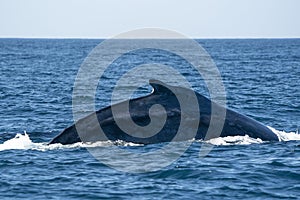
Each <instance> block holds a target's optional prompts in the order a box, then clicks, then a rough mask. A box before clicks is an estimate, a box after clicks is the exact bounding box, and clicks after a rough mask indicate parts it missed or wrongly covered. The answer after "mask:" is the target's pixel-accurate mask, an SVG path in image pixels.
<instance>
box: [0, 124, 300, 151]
mask: <svg viewBox="0 0 300 200" xmlns="http://www.w3.org/2000/svg"><path fill="white" fill-rule="evenodd" d="M268 128H269V129H271V130H272V131H273V132H274V133H275V134H276V135H277V136H278V138H279V140H280V141H293V140H300V134H299V133H298V131H297V132H288V133H287V132H284V131H279V130H276V129H274V128H272V127H268ZM206 142H207V143H209V144H213V145H249V144H260V143H263V141H262V140H261V139H259V138H256V139H255V138H251V137H249V136H248V135H246V136H227V137H219V138H214V139H210V140H208V141H206ZM113 145H118V146H142V145H141V144H135V143H132V142H124V141H121V140H118V141H99V142H94V143H82V142H78V143H74V144H70V145H62V144H51V145H48V144H47V143H35V142H32V140H31V139H30V137H29V135H28V134H27V133H26V132H24V134H20V133H17V134H16V136H15V137H14V138H12V139H10V140H7V141H5V142H4V143H3V144H0V151H4V150H10V149H24V150H27V149H31V150H38V151H47V150H55V149H69V148H93V147H105V146H113Z"/></svg>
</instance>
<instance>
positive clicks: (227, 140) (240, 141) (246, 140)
mask: <svg viewBox="0 0 300 200" xmlns="http://www.w3.org/2000/svg"><path fill="white" fill-rule="evenodd" d="M206 142H207V143H209V144H212V145H249V144H260V143H263V141H262V140H261V139H259V138H257V139H255V138H251V137H249V136H248V135H245V136H227V137H218V138H213V139H210V140H208V141H206Z"/></svg>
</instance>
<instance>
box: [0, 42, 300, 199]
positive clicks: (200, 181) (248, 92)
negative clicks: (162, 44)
mask: <svg viewBox="0 0 300 200" xmlns="http://www.w3.org/2000/svg"><path fill="white" fill-rule="evenodd" d="M100 42H101V40H87V39H78V40H76V39H74V40H73V39H67V40H65V39H0V119H1V120H0V174H1V179H0V199H154V198H155V199H245V198H249V199H283V198H285V199H299V196H300V141H299V140H300V134H299V133H298V131H299V127H300V80H299V79H300V39H254V40H252V39H232V40H231V39H226V40H222V39H218V40H197V42H199V44H201V45H202V47H204V48H205V50H206V51H207V52H208V53H209V54H210V56H211V58H212V59H213V60H214V62H215V63H216V66H217V67H218V69H219V71H220V74H221V77H222V80H223V83H224V86H225V90H226V97H227V106H228V107H229V108H232V109H234V110H235V111H238V112H240V113H243V114H246V115H248V116H250V117H253V118H254V119H256V120H258V121H260V122H262V123H263V124H265V125H267V126H269V127H270V129H272V130H273V131H274V132H275V133H276V134H277V135H278V137H279V138H280V142H262V141H261V140H260V139H257V138H250V137H248V136H243V137H241V136H236V137H226V138H216V139H212V140H210V141H206V142H203V141H193V142H192V144H191V145H190V146H189V147H188V148H187V150H186V151H185V152H184V153H183V154H181V153H180V149H181V148H182V146H185V145H188V143H187V142H177V143H175V144H173V146H172V148H173V153H174V155H176V156H178V159H177V160H175V161H174V162H172V163H171V164H170V165H168V166H166V167H163V168H162V169H160V170H157V171H152V170H151V169H153V166H155V165H156V164H159V163H160V162H162V160H161V159H164V157H163V155H162V156H160V157H159V159H158V158H157V157H153V158H151V159H149V160H145V163H144V165H143V170H141V171H139V169H138V168H136V169H134V170H135V171H138V172H139V173H132V172H126V169H129V170H130V167H136V166H128V163H130V160H128V162H127V165H126V162H125V163H124V162H120V163H119V165H120V166H121V170H120V168H119V169H115V168H114V167H109V166H107V165H106V164H105V163H104V162H101V160H98V159H96V158H95V157H93V155H92V154H90V153H89V151H88V150H87V148H88V149H93V148H98V149H99V148H100V150H101V151H102V152H103V155H104V158H103V159H104V160H108V161H113V162H115V163H116V164H118V162H119V160H118V158H116V157H115V156H114V155H115V154H114V151H115V148H116V147H117V148H120V149H122V150H125V151H127V152H133V153H144V152H151V151H155V150H156V149H159V148H162V147H164V145H165V144H153V145H137V144H132V143H126V142H122V141H118V142H117V143H114V142H101V143H97V144H82V143H76V144H73V145H60V144H54V145H47V142H49V141H50V140H51V138H53V137H54V136H55V135H57V134H58V133H60V132H61V131H62V130H63V129H64V128H66V127H68V126H69V125H71V124H72V123H73V114H72V92H73V88H74V82H75V78H76V75H77V73H78V70H79V68H80V66H81V64H82V62H83V61H84V59H85V58H86V57H87V55H88V54H89V53H90V52H91V50H92V49H93V48H94V47H96V46H97V45H98V44H99V43H100ZM185 53H189V52H185ZM191 53H192V52H191ZM109 57H110V51H109V49H108V50H107V52H106V56H104V57H103V59H106V58H109ZM150 61H153V62H154V61H155V62H160V63H163V64H165V65H171V66H174V67H175V68H176V67H177V68H178V70H179V71H180V70H181V73H182V74H183V75H185V76H186V77H187V79H188V80H189V81H190V82H191V85H192V86H193V89H194V90H195V91H198V92H200V93H203V94H204V95H206V96H208V94H207V89H206V86H205V84H204V82H203V81H201V80H199V81H198V78H197V77H196V76H195V75H194V74H193V73H194V72H193V71H191V72H189V71H188V70H185V69H186V63H185V62H184V61H182V60H180V59H176V58H175V57H174V55H172V54H167V53H165V52H164V54H163V55H162V52H160V51H159V50H153V49H152V50H151V49H150V50H149V49H148V50H145V51H140V52H131V53H129V54H127V55H124V56H122V57H121V58H120V59H118V60H116V61H115V62H114V63H112V66H111V68H109V69H108V70H107V71H106V76H104V77H106V78H104V79H105V80H104V81H106V82H105V84H102V85H101V86H98V88H97V91H98V92H97V93H96V101H95V103H96V106H95V107H96V109H100V108H103V107H105V106H108V105H109V104H110V95H111V89H112V88H113V82H114V81H116V80H117V79H118V78H119V77H120V75H122V74H120V73H123V69H124V67H122V66H134V65H138V64H143V63H148V62H150ZM170 78H172V77H170ZM103 86H104V87H103ZM150 89H151V88H149V87H147V86H145V87H142V88H141V89H140V90H138V91H136V93H135V94H134V95H135V96H142V95H145V94H147V93H149V92H150ZM87 98H88V97H87ZM203 145H212V146H213V149H212V150H211V151H210V152H209V154H208V155H207V156H205V157H201V156H199V151H200V149H201V147H202V146H203ZM122 165H124V166H123V167H124V170H122ZM147 169H148V170H147Z"/></svg>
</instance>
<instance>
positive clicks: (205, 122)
mask: <svg viewBox="0 0 300 200" xmlns="http://www.w3.org/2000/svg"><path fill="white" fill-rule="evenodd" d="M149 83H150V85H151V86H152V87H153V88H154V90H153V92H152V93H151V94H149V95H147V96H144V97H140V98H136V99H131V100H128V101H129V111H130V117H131V119H132V120H133V121H134V122H135V123H136V124H137V125H139V126H146V125H148V124H149V123H151V119H150V117H149V109H150V107H151V106H153V105H154V104H159V105H161V106H163V107H164V109H165V111H166V113H167V119H166V122H165V124H164V126H163V128H162V129H161V130H160V131H159V132H158V133H157V134H155V135H152V136H150V137H147V135H145V137H134V136H132V135H130V134H127V133H125V132H124V131H122V130H121V129H120V128H119V127H118V125H117V124H116V122H115V120H114V118H113V117H112V109H111V108H112V107H113V106H125V104H126V103H128V102H121V103H118V104H114V105H112V106H108V107H106V108H103V109H100V110H98V111H96V112H95V113H94V114H91V115H88V116H86V117H84V118H82V119H80V120H79V121H77V122H76V126H75V124H73V125H71V126H70V127H68V128H66V129H65V130H63V131H62V132H61V133H60V134H58V135H57V136H56V137H54V138H53V139H52V140H51V141H50V142H49V144H54V143H61V144H73V143H76V142H96V141H105V140H111V141H116V140H122V141H126V142H133V143H139V144H153V143H162V142H170V141H185V140H191V139H205V140H207V139H211V138H215V137H219V136H221V137H225V136H244V135H248V136H250V137H252V138H260V139H261V140H263V141H279V139H278V137H277V135H276V134H275V133H273V132H272V131H271V130H270V129H269V128H268V127H266V126H265V125H263V124H261V123H260V122H258V121H256V120H254V119H252V118H250V117H247V116H245V115H242V114H239V113H237V112H235V111H233V110H231V109H228V108H224V107H222V106H220V105H218V104H216V103H214V102H212V101H210V100H209V99H208V98H206V97H204V96H202V95H200V94H198V93H196V92H194V91H192V90H190V89H186V88H182V87H175V86H170V85H166V84H165V83H163V82H160V81H157V80H150V81H149ZM169 88H173V89H175V90H176V91H177V93H180V94H182V95H187V96H188V95H191V94H195V95H196V97H197V101H198V105H199V110H200V120H199V121H197V124H196V125H195V124H193V123H192V122H193V121H196V120H194V119H193V117H191V119H190V121H191V126H196V130H197V133H196V135H195V133H191V132H192V131H191V132H189V129H188V128H187V130H186V133H185V135H183V136H181V137H179V138H176V139H175V140H174V138H175V135H176V134H177V131H178V127H179V125H180V119H181V115H184V113H182V111H181V109H180V105H179V102H178V99H177V98H176V96H175V95H174V93H172V92H171V90H170V89H169ZM212 104H214V106H215V108H216V111H217V112H216V113H218V112H221V111H224V109H225V111H226V118H225V121H224V126H223V129H222V132H221V135H220V134H218V135H207V130H208V127H209V126H213V125H214V124H213V123H212V124H210V120H211V117H212V116H211V113H212V112H211V107H212ZM190 112H191V113H192V112H193V111H190ZM191 113H188V114H189V116H193V114H191ZM95 114H96V116H97V117H93V116H95ZM155 114H156V116H159V115H160V112H158V113H155ZM120 116H122V115H120ZM196 116H199V113H198V115H196ZM214 119H218V116H214ZM125 120H126V119H125ZM220 120H221V119H220ZM198 122H199V123H198ZM99 124H100V126H101V128H102V130H103V132H104V133H105V136H106V137H103V135H101V134H99V132H98V129H97V128H96V127H97V126H99ZM78 127H79V128H80V131H81V132H80V133H81V134H80V137H79V135H78V133H77V129H78Z"/></svg>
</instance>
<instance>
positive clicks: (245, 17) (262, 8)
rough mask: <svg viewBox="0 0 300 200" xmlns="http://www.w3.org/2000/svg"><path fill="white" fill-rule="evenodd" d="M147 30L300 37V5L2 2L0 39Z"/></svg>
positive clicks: (243, 0)
mask: <svg viewBox="0 0 300 200" xmlns="http://www.w3.org/2000/svg"><path fill="white" fill-rule="evenodd" d="M143 27H158V28H165V29H171V30H175V31H178V32H181V33H183V34H184V35H187V36H189V37H194V38H216V37H221V38H227V37H233V38H236V37H239V38H240V37H242V38H245V37H246V38H248V37H298V38H299V37H300V0H180V1H176V0H105V1H103V0H0V37H62V38H66V37H76V38H107V37H112V36H114V35H116V34H118V33H121V32H124V31H129V30H132V29H137V28H143Z"/></svg>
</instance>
